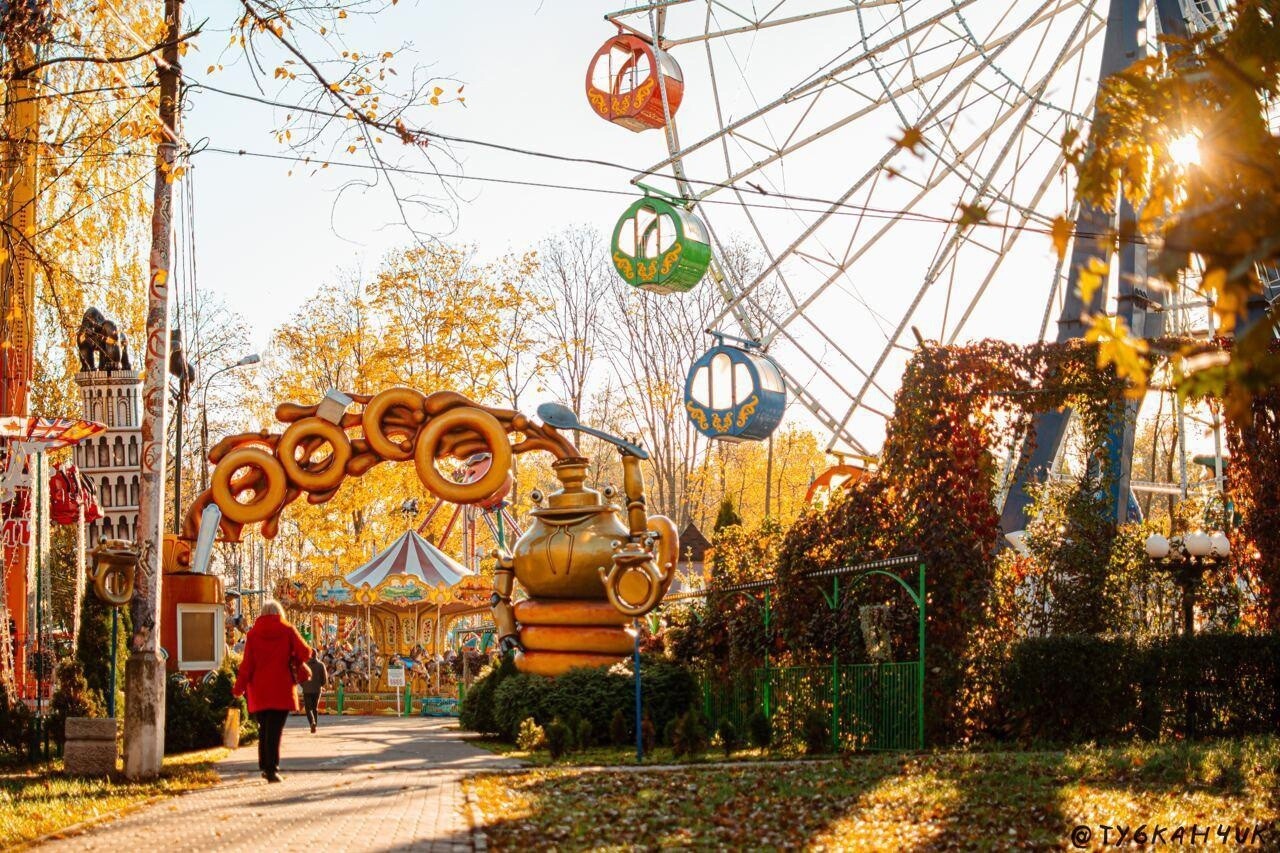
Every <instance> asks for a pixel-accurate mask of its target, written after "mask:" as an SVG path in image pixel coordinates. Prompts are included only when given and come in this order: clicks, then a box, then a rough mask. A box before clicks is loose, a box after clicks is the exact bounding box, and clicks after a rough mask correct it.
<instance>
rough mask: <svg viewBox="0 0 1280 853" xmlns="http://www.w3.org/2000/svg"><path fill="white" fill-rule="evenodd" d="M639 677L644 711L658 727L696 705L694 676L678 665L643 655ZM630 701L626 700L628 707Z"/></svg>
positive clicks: (696, 689) (696, 695)
mask: <svg viewBox="0 0 1280 853" xmlns="http://www.w3.org/2000/svg"><path fill="white" fill-rule="evenodd" d="M619 677H624V676H619ZM640 680H641V688H642V690H643V691H644V711H645V713H646V714H647V715H648V716H649V717H651V718H652V719H653V722H654V725H655V726H657V727H659V728H660V729H661V728H662V727H665V726H666V724H667V721H668V720H674V719H677V718H678V717H680V716H681V715H682V714H684V713H685V712H686V711H688V710H689V709H690V708H693V707H696V706H697V703H698V698H699V696H698V682H697V679H695V678H694V676H693V673H692V672H690V671H689V669H687V668H686V667H684V666H681V665H680V664H677V663H673V662H671V661H668V660H665V659H663V658H660V657H648V656H646V657H642V658H641V665H640ZM627 681H628V682H629V681H630V679H627ZM631 701H632V700H629V701H628V703H627V704H628V706H630V703H631Z"/></svg>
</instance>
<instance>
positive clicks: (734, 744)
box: [716, 717, 742, 758]
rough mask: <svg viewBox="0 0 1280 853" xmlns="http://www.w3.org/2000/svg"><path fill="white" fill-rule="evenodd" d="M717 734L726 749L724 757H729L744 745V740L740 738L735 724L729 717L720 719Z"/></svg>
mask: <svg viewBox="0 0 1280 853" xmlns="http://www.w3.org/2000/svg"><path fill="white" fill-rule="evenodd" d="M716 734H718V735H720V745H721V746H722V747H724V757H725V758H728V757H729V755H730V754H731V753H732V752H733V751H734V750H735V749H737V748H738V747H739V746H741V745H742V740H741V738H740V737H739V736H738V728H737V726H735V725H734V724H733V720H731V719H729V718H728V717H721V718H720V725H719V726H718V727H717V728H716Z"/></svg>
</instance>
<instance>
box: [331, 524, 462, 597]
mask: <svg viewBox="0 0 1280 853" xmlns="http://www.w3.org/2000/svg"><path fill="white" fill-rule="evenodd" d="M473 574H474V573H473V572H470V571H468V570H467V569H466V568H465V567H464V566H463V565H462V564H461V563H459V562H458V561H457V560H455V559H453V558H452V557H450V556H449V555H448V554H446V553H444V552H443V551H441V550H440V549H439V548H437V547H436V546H434V545H432V544H431V543H430V542H428V541H427V540H425V539H423V538H422V537H421V536H419V535H418V534H417V533H415V532H414V531H412V530H406V531H405V532H404V533H403V534H402V535H401V536H400V538H399V539H397V540H396V541H395V542H392V543H391V544H390V545H389V546H388V547H387V548H386V549H385V550H383V552H382V553H381V554H378V555H376V556H375V557H374V558H373V559H372V560H370V561H369V562H367V563H365V564H364V565H363V566H360V567H359V568H357V569H354V570H352V571H351V572H348V573H347V576H346V578H345V580H346V582H347V583H348V584H350V585H351V586H353V587H354V586H359V585H360V584H368V585H369V586H371V587H376V586H377V585H378V584H380V583H382V581H384V580H385V579H387V578H388V577H390V576H391V575H409V576H411V577H414V578H416V579H418V580H420V581H421V582H422V583H424V584H426V585H427V586H433V587H451V586H453V585H454V584H457V583H458V582H459V581H461V580H463V579H464V578H469V577H472V576H473Z"/></svg>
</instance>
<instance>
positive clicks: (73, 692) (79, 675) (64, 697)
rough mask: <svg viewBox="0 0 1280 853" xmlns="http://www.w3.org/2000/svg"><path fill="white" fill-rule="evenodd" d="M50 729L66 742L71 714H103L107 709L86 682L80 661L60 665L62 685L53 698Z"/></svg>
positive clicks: (56, 739) (55, 737) (87, 715)
mask: <svg viewBox="0 0 1280 853" xmlns="http://www.w3.org/2000/svg"><path fill="white" fill-rule="evenodd" d="M49 712H50V716H49V733H50V736H51V737H52V738H53V739H54V740H55V741H57V743H58V745H59V746H62V745H63V744H65V743H66V739H67V738H66V725H67V717H103V716H106V709H105V708H103V707H102V701H101V700H100V699H99V697H98V695H97V694H96V693H95V692H94V691H92V690H90V689H89V686H88V685H87V684H86V683H85V680H84V673H83V672H82V671H81V669H80V664H79V662H78V661H75V660H69V661H66V662H65V663H63V664H62V666H60V667H58V689H57V690H56V691H55V692H54V694H53V699H52V700H51V701H50V702H49Z"/></svg>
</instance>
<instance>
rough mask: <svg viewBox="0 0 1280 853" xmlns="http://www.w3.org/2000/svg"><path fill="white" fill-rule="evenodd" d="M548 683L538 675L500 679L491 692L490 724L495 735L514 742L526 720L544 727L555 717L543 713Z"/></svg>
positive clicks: (516, 675)
mask: <svg viewBox="0 0 1280 853" xmlns="http://www.w3.org/2000/svg"><path fill="white" fill-rule="evenodd" d="M551 686H552V681H551V679H550V678H545V677H543V676H541V675H529V674H528V673H523V672H518V673H516V674H515V675H512V676H508V677H507V678H504V679H503V680H502V682H501V683H500V684H499V685H498V687H497V689H495V690H494V692H493V722H494V725H495V728H496V730H497V732H498V734H499V735H500V736H501V737H503V738H505V739H507V740H509V741H514V740H515V738H516V733H517V732H518V731H519V730H520V723H521V722H522V721H523V720H524V719H525V718H526V717H533V719H534V721H535V722H537V723H539V724H540V725H543V726H545V725H546V724H547V723H548V722H550V719H549V718H551V717H555V716H556V715H555V714H550V713H548V712H547V710H546V708H547V705H548V703H547V701H546V698H547V694H548V693H549V692H550V690H551Z"/></svg>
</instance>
